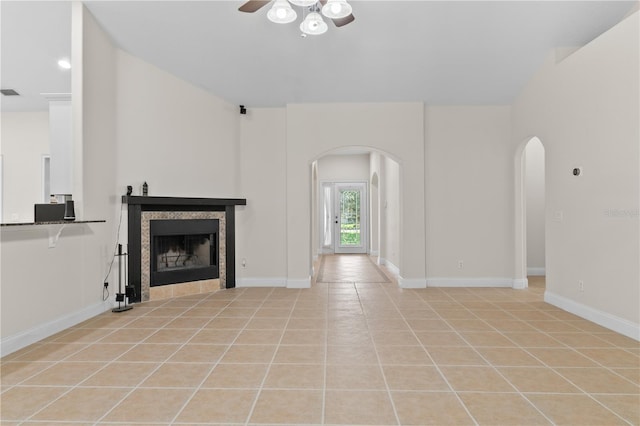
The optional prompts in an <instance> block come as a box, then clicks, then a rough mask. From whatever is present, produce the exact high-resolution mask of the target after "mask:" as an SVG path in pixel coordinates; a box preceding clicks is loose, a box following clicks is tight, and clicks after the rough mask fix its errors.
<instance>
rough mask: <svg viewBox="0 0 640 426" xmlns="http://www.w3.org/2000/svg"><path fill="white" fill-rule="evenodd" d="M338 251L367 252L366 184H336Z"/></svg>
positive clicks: (336, 250)
mask: <svg viewBox="0 0 640 426" xmlns="http://www.w3.org/2000/svg"><path fill="white" fill-rule="evenodd" d="M335 204H336V208H337V212H336V220H335V222H336V232H335V235H336V238H335V243H336V247H335V252H336V253H366V247H367V246H366V243H365V242H366V236H367V233H366V211H367V210H366V205H367V204H366V186H365V185H364V184H336V203H335Z"/></svg>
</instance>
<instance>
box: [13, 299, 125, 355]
mask: <svg viewBox="0 0 640 426" xmlns="http://www.w3.org/2000/svg"><path fill="white" fill-rule="evenodd" d="M111 308H112V301H111V300H106V301H104V302H100V303H96V304H94V305H91V306H87V307H86V308H84V309H81V310H79V311H77V312H73V313H71V314H68V315H65V316H63V317H60V318H57V319H54V320H53V321H49V322H47V323H44V324H41V325H37V326H35V327H32V328H30V329H28V330H25V331H22V332H20V333H18V334H14V335H13V336H8V337H4V338H3V339H2V340H0V356H5V355H9V354H10V353H13V352H15V351H17V350H20V349H22V348H24V347H26V346H29V345H31V344H33V343H36V342H39V341H40V340H42V339H46V338H47V337H49V336H53V335H54V334H56V333H59V332H61V331H63V330H66V329H67V328H69V327H73V326H74V325H77V324H80V323H81V322H82V321H86V320H88V319H90V318H93V317H95V316H96V315H100V314H101V313H103V312H106V311H108V310H110V309H111Z"/></svg>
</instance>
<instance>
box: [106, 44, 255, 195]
mask: <svg viewBox="0 0 640 426" xmlns="http://www.w3.org/2000/svg"><path fill="white" fill-rule="evenodd" d="M116 56H117V85H116V90H117V93H116V97H117V105H116V111H117V123H118V125H117V133H116V144H117V159H116V162H117V182H116V184H117V188H118V190H119V191H120V193H122V194H124V193H125V192H126V187H127V185H132V186H133V190H134V195H140V187H141V185H142V183H143V182H145V181H146V182H147V184H148V185H149V195H154V196H176V197H214V198H234V197H241V195H242V194H240V193H239V192H238V181H239V167H238V155H239V144H238V138H239V133H238V132H239V114H238V110H237V107H236V106H235V105H231V104H229V103H228V102H226V101H224V100H222V99H220V98H218V97H216V96H214V95H212V94H211V93H209V92H207V91H205V90H203V89H200V88H198V87H195V86H193V85H191V84H189V83H187V82H185V81H183V80H180V79H178V78H177V77H175V76H173V75H171V74H169V73H168V72H166V71H163V70H161V69H159V68H157V67H155V66H153V65H150V64H149V63H147V62H144V61H142V60H141V59H139V58H136V57H134V56H132V55H130V54H128V53H126V52H123V51H121V50H117V53H116Z"/></svg>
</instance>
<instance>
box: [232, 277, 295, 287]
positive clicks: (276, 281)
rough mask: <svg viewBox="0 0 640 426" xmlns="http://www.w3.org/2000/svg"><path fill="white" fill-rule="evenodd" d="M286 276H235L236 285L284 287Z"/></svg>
mask: <svg viewBox="0 0 640 426" xmlns="http://www.w3.org/2000/svg"><path fill="white" fill-rule="evenodd" d="M286 286H287V279H286V278H280V277H277V278H236V287H286Z"/></svg>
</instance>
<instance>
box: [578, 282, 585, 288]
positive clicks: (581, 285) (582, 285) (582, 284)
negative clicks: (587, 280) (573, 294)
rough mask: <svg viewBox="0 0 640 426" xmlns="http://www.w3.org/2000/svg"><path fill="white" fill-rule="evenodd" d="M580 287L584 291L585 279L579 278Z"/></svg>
mask: <svg viewBox="0 0 640 426" xmlns="http://www.w3.org/2000/svg"><path fill="white" fill-rule="evenodd" d="M578 288H579V289H580V291H584V281H582V280H578Z"/></svg>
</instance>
